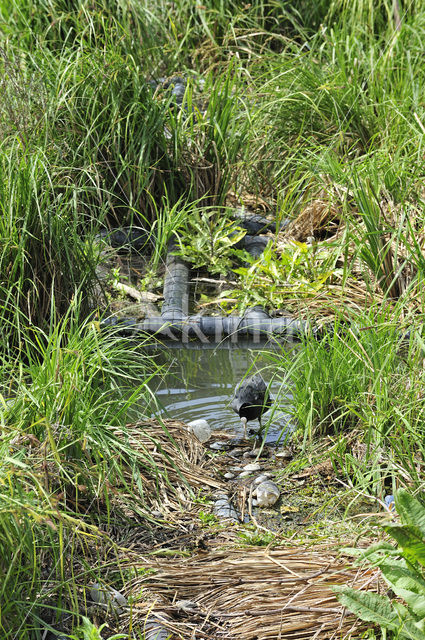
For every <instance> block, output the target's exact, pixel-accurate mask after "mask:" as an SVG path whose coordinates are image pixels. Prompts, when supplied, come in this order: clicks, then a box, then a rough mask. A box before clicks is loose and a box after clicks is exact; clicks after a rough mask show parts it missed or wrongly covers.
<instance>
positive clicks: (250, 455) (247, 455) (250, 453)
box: [242, 450, 257, 458]
mask: <svg viewBox="0 0 425 640" xmlns="http://www.w3.org/2000/svg"><path fill="white" fill-rule="evenodd" d="M256 456H257V454H256V453H254V452H253V451H251V450H250V451H245V453H244V454H243V455H242V457H243V458H255V457H256Z"/></svg>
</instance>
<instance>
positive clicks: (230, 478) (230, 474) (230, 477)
mask: <svg viewBox="0 0 425 640" xmlns="http://www.w3.org/2000/svg"><path fill="white" fill-rule="evenodd" d="M223 477H224V478H225V479H226V480H233V478H234V477H235V474H234V473H232V472H231V471H228V472H227V473H225V474H224V476H223Z"/></svg>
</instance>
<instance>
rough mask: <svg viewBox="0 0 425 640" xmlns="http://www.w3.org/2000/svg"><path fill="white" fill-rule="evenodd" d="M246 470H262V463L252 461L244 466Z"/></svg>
mask: <svg viewBox="0 0 425 640" xmlns="http://www.w3.org/2000/svg"><path fill="white" fill-rule="evenodd" d="M243 470H244V471H251V472H253V471H261V464H260V463H259V462H250V463H249V464H246V465H245V466H244V468H243Z"/></svg>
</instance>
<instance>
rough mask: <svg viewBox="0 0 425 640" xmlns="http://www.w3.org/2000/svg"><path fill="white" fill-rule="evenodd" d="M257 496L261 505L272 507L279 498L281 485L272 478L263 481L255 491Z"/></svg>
mask: <svg viewBox="0 0 425 640" xmlns="http://www.w3.org/2000/svg"><path fill="white" fill-rule="evenodd" d="M254 494H255V497H256V498H257V504H258V506H259V507H271V506H272V505H274V504H275V502H277V501H278V500H279V496H280V491H279V487H278V486H277V485H276V484H275V483H274V482H271V481H270V480H266V481H265V482H261V484H259V485H258V487H257V488H256V489H255V491H254V492H253V495H254Z"/></svg>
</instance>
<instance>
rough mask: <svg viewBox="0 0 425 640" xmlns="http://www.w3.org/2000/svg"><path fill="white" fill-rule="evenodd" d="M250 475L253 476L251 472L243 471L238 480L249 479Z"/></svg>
mask: <svg viewBox="0 0 425 640" xmlns="http://www.w3.org/2000/svg"><path fill="white" fill-rule="evenodd" d="M250 475H251V471H242V473H240V474H239V475H238V478H247V477H248V476H250Z"/></svg>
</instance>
